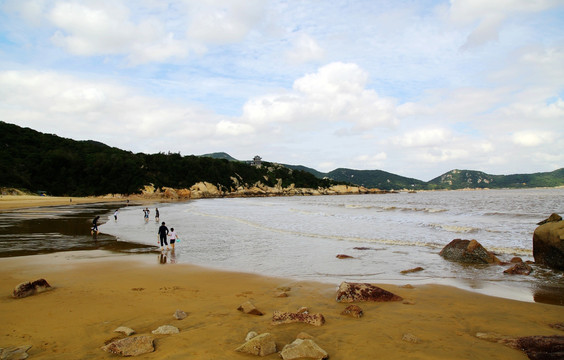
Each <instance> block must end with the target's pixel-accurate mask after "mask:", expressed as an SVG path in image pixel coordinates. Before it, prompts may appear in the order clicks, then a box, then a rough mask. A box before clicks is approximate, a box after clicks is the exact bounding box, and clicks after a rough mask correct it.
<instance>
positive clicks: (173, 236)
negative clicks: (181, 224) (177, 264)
mask: <svg viewBox="0 0 564 360" xmlns="http://www.w3.org/2000/svg"><path fill="white" fill-rule="evenodd" d="M168 236H169V237H170V246H171V247H172V251H174V243H175V242H176V240H177V239H178V235H177V234H176V231H174V228H173V227H171V228H170V233H169V234H168Z"/></svg>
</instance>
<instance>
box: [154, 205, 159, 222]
mask: <svg viewBox="0 0 564 360" xmlns="http://www.w3.org/2000/svg"><path fill="white" fill-rule="evenodd" d="M159 217H160V216H159V208H155V221H159Z"/></svg>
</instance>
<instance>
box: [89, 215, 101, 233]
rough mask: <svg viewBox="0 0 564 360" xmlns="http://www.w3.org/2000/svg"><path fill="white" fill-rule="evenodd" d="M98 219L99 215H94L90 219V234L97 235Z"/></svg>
mask: <svg viewBox="0 0 564 360" xmlns="http://www.w3.org/2000/svg"><path fill="white" fill-rule="evenodd" d="M98 219H100V216H96V217H95V218H94V220H92V231H90V233H91V234H92V235H94V234H96V235H98V233H99V231H98Z"/></svg>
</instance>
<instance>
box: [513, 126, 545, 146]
mask: <svg viewBox="0 0 564 360" xmlns="http://www.w3.org/2000/svg"><path fill="white" fill-rule="evenodd" d="M512 139H513V142H514V143H515V144H517V145H521V146H527V147H534V146H539V145H545V144H551V143H552V142H554V139H555V133H553V132H550V131H539V130H530V131H518V132H516V133H514V134H513V137H512Z"/></svg>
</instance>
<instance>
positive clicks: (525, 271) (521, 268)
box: [503, 262, 533, 275]
mask: <svg viewBox="0 0 564 360" xmlns="http://www.w3.org/2000/svg"><path fill="white" fill-rule="evenodd" d="M532 271H533V268H532V267H530V266H529V265H527V264H525V263H524V262H520V263H518V264H515V265H513V266H512V267H510V268H509V269H507V270H505V271H504V272H503V273H504V274H511V275H529V274H530V273H531V272H532Z"/></svg>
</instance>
